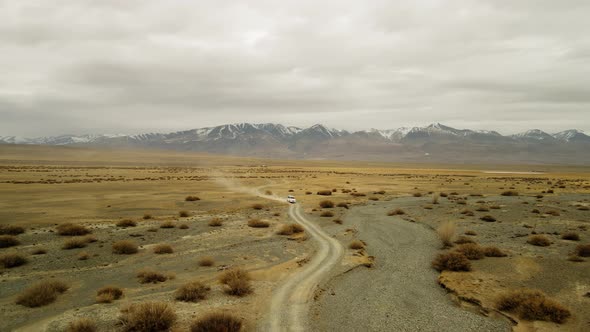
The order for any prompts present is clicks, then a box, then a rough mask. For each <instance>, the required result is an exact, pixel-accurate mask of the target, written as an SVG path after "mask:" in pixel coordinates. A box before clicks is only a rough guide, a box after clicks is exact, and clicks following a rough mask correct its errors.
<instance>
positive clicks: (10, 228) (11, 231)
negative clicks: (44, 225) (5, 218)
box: [0, 225, 25, 235]
mask: <svg viewBox="0 0 590 332" xmlns="http://www.w3.org/2000/svg"><path fill="white" fill-rule="evenodd" d="M24 232H25V229H24V228H23V227H20V226H14V225H2V226H0V235H19V234H22V233H24Z"/></svg>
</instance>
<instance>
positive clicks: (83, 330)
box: [66, 318, 97, 332]
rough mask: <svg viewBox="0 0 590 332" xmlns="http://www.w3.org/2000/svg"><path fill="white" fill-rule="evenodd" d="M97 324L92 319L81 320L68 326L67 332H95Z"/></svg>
mask: <svg viewBox="0 0 590 332" xmlns="http://www.w3.org/2000/svg"><path fill="white" fill-rule="evenodd" d="M95 331H97V329H96V323H95V322H94V320H92V319H90V318H80V319H77V320H75V321H73V322H70V324H68V328H67V329H66V332H95Z"/></svg>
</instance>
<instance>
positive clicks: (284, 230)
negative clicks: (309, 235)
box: [277, 224, 305, 235]
mask: <svg viewBox="0 0 590 332" xmlns="http://www.w3.org/2000/svg"><path fill="white" fill-rule="evenodd" d="M304 231H305V229H304V228H303V226H301V225H299V224H284V225H281V227H280V228H279V230H278V232H277V234H279V235H292V234H295V233H302V232H304Z"/></svg>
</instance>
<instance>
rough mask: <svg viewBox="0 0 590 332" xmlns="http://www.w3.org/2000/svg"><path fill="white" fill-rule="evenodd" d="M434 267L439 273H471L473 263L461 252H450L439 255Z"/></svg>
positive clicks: (434, 261) (433, 263)
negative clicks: (446, 271)
mask: <svg viewBox="0 0 590 332" xmlns="http://www.w3.org/2000/svg"><path fill="white" fill-rule="evenodd" d="M432 267H433V268H434V269H435V270H437V271H445V270H448V271H471V262H469V259H467V257H465V255H463V254H462V253H460V252H448V253H442V254H438V256H436V258H435V259H434V260H433V261H432Z"/></svg>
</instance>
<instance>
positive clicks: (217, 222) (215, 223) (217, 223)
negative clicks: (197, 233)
mask: <svg viewBox="0 0 590 332" xmlns="http://www.w3.org/2000/svg"><path fill="white" fill-rule="evenodd" d="M208 225H209V226H211V227H219V226H221V225H223V220H221V218H213V219H211V220H209V223H208Z"/></svg>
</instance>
